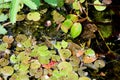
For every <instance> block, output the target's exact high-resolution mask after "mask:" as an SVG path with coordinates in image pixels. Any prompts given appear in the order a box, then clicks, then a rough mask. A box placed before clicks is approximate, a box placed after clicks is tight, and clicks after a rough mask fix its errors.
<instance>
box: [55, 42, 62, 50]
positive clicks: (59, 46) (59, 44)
mask: <svg viewBox="0 0 120 80" xmlns="http://www.w3.org/2000/svg"><path fill="white" fill-rule="evenodd" d="M54 47H55V48H56V49H61V47H62V46H61V43H60V42H57V43H56V44H54Z"/></svg>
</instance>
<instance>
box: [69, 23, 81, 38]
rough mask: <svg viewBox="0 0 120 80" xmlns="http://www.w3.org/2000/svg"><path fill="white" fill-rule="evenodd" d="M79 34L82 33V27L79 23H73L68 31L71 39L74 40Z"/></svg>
mask: <svg viewBox="0 0 120 80" xmlns="http://www.w3.org/2000/svg"><path fill="white" fill-rule="evenodd" d="M81 32H82V25H81V24H80V23H74V24H73V26H72V28H71V30H70V34H71V37H72V38H76V37H78V36H79V35H80V33H81Z"/></svg>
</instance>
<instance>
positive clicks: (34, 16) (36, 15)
mask: <svg viewBox="0 0 120 80" xmlns="http://www.w3.org/2000/svg"><path fill="white" fill-rule="evenodd" d="M40 18H41V17H40V14H39V12H30V13H28V14H27V19H28V20H33V21H39V20H40Z"/></svg>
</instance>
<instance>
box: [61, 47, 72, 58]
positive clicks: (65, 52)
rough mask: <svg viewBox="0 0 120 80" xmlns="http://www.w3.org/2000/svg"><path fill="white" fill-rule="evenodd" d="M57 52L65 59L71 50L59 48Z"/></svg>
mask: <svg viewBox="0 0 120 80" xmlns="http://www.w3.org/2000/svg"><path fill="white" fill-rule="evenodd" d="M59 53H60V55H61V56H62V57H63V58H65V59H67V58H69V57H70V56H71V51H70V50H69V49H60V50H59Z"/></svg>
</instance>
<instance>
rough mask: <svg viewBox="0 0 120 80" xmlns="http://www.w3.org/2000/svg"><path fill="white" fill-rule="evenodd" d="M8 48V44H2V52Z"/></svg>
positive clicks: (0, 45) (0, 49)
mask: <svg viewBox="0 0 120 80" xmlns="http://www.w3.org/2000/svg"><path fill="white" fill-rule="evenodd" d="M7 47H8V44H7V43H2V44H0V51H5V50H6V49H7Z"/></svg>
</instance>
